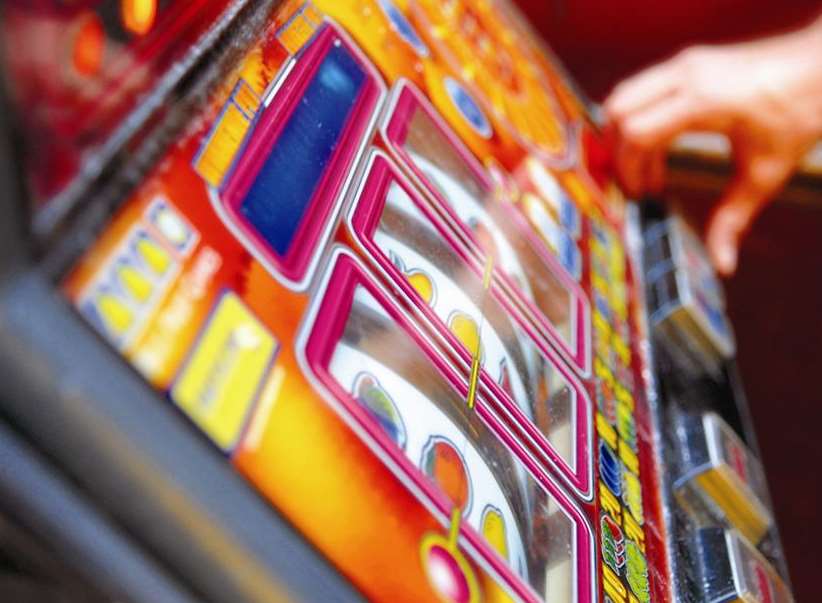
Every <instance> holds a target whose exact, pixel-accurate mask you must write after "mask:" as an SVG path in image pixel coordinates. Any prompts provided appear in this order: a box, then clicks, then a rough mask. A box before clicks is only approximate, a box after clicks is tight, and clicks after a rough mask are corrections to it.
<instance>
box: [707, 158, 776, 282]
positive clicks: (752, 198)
mask: <svg viewBox="0 0 822 603" xmlns="http://www.w3.org/2000/svg"><path fill="white" fill-rule="evenodd" d="M790 174H791V164H790V163H789V162H786V161H784V160H781V159H771V158H767V159H764V158H763V159H756V160H753V161H751V162H750V163H748V164H746V165H742V166H740V170H739V173H738V174H737V176H736V178H735V179H734V181H733V182H732V183H731V185H730V186H729V187H728V190H727V191H726V192H725V195H724V197H723V199H722V200H721V201H720V202H719V204H718V205H717V206H716V208H715V209H714V211H713V215H712V216H711V218H710V220H709V221H708V229H707V234H706V241H707V245H708V252H709V253H710V255H711V259H712V261H713V264H714V267H715V268H716V269H717V271H719V273H720V274H722V275H723V276H730V275H732V274H733V273H734V272H735V271H736V266H737V262H738V257H739V247H740V244H741V242H742V238H743V236H744V235H745V233H746V232H747V231H748V229H749V228H750V227H751V225H752V224H753V222H754V219H755V218H756V217H757V216H758V215H759V213H760V212H761V211H762V209H764V207H765V206H766V205H767V204H768V202H769V201H770V200H771V199H772V197H773V196H774V195H775V194H776V193H777V192H779V189H780V188H782V185H783V184H784V183H785V181H786V180H787V179H788V177H789V176H790Z"/></svg>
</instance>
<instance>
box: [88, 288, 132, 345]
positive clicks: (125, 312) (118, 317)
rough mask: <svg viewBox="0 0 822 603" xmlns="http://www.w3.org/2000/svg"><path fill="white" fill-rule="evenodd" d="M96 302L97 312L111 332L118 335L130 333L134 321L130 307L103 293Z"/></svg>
mask: <svg viewBox="0 0 822 603" xmlns="http://www.w3.org/2000/svg"><path fill="white" fill-rule="evenodd" d="M96 302H97V310H98V311H99V312H100V316H102V317H103V321H104V322H105V323H106V327H108V329H109V330H110V331H112V332H113V333H115V334H118V335H120V334H123V333H125V332H126V331H128V329H129V327H130V326H131V324H132V322H133V321H134V315H133V314H132V312H131V310H129V308H128V306H126V305H125V304H124V303H123V302H122V301H120V300H119V299H117V298H116V297H115V296H113V295H111V294H110V293H101V294H100V295H99V296H98V297H97V300H96Z"/></svg>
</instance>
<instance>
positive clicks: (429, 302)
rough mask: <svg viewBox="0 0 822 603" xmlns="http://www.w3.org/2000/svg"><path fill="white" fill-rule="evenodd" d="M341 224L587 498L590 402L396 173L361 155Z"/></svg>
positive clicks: (523, 434) (521, 433) (536, 449)
mask: <svg viewBox="0 0 822 603" xmlns="http://www.w3.org/2000/svg"><path fill="white" fill-rule="evenodd" d="M355 192H356V195H357V196H356V199H355V200H354V202H353V203H352V205H351V207H350V209H349V212H348V215H347V217H346V225H347V227H348V228H349V230H350V231H351V234H352V236H353V239H354V241H355V242H356V243H357V245H358V246H359V247H360V248H361V249H362V251H363V252H364V253H365V255H366V256H367V257H368V258H369V259H370V260H371V261H372V262H373V263H374V264H375V265H376V266H377V267H378V269H379V270H380V272H381V273H382V274H384V275H385V276H386V277H387V278H388V279H389V280H390V281H391V282H392V285H393V286H394V287H395V288H396V289H398V290H400V291H401V292H402V293H403V294H404V296H405V297H406V298H407V300H408V303H409V304H410V305H411V307H412V308H413V309H414V311H415V313H416V314H417V315H418V316H420V317H421V318H423V319H424V320H425V321H426V322H427V323H428V324H429V325H430V326H431V328H432V330H433V332H434V333H435V335H436V336H437V338H438V339H439V340H440V341H442V342H443V343H444V344H445V345H446V346H448V347H449V348H450V349H452V350H453V351H454V353H455V354H456V356H457V357H458V358H459V359H460V361H461V363H462V365H463V370H464V371H466V372H467V369H468V368H469V367H470V366H471V363H472V361H473V359H474V357H475V354H478V355H479V358H480V366H481V369H482V370H481V371H480V381H481V383H482V384H483V386H484V387H486V388H487V389H488V390H489V393H490V395H489V401H490V402H492V403H495V405H496V406H497V407H498V409H499V412H500V414H501V415H502V416H504V417H505V420H506V421H507V422H508V423H509V424H510V425H511V426H512V428H513V429H514V430H515V431H516V433H517V435H518V437H520V438H522V439H523V441H525V442H527V444H528V446H529V447H530V448H531V449H532V450H533V453H532V454H534V455H535V456H536V458H537V459H538V462H540V463H541V464H544V465H545V466H546V467H550V469H551V470H552V471H554V472H556V473H557V474H559V475H560V476H561V477H562V478H563V479H564V480H565V481H566V482H567V483H568V484H569V485H570V486H571V487H572V488H573V489H574V490H575V491H576V492H577V493H578V494H579V495H580V496H582V497H583V498H585V499H589V500H590V498H591V497H592V495H593V494H592V491H593V481H592V480H593V477H592V471H593V469H592V453H591V441H592V419H591V402H590V400H589V398H588V396H587V394H586V392H585V390H584V388H583V387H582V386H581V385H580V384H579V382H578V381H577V379H576V377H575V376H574V374H573V372H572V371H571V370H570V369H569V368H567V366H566V365H565V363H564V362H563V361H562V360H561V359H560V358H559V356H558V355H557V354H556V352H554V351H553V349H552V348H551V347H550V346H549V345H548V344H547V343H545V342H543V341H542V340H540V339H539V338H537V337H535V335H534V333H533V330H532V327H531V326H530V324H529V323H528V321H526V320H524V319H523V317H522V316H521V315H520V314H519V313H518V311H517V308H516V307H515V306H514V305H513V304H512V302H511V301H510V297H509V296H508V294H507V293H506V292H504V291H503V290H502V289H501V287H500V286H499V284H498V283H494V282H493V279H492V284H491V287H490V290H489V291H486V290H484V288H483V282H482V280H483V270H484V267H483V266H482V265H481V264H480V263H479V262H478V260H477V259H476V258H474V257H473V256H472V254H471V253H470V252H469V250H468V249H467V247H466V245H465V244H464V243H463V242H461V241H460V240H459V239H457V237H456V236H455V235H454V233H453V231H452V229H451V228H450V227H449V226H448V224H447V223H446V222H444V220H443V219H442V218H441V217H440V216H438V215H437V213H436V211H435V210H434V208H433V207H432V206H431V204H430V203H429V202H428V201H426V200H425V199H424V198H423V197H422V196H421V195H420V193H419V192H418V191H417V190H416V189H415V187H414V186H413V185H412V184H411V183H410V182H409V181H408V180H407V179H406V178H405V177H404V176H403V175H402V174H401V172H400V171H399V168H398V167H397V166H396V165H395V164H394V163H393V162H392V161H391V160H390V159H389V158H388V157H387V156H386V155H385V154H384V153H382V152H380V151H377V150H373V151H372V152H371V154H370V155H369V156H368V158H367V161H366V164H365V169H364V172H363V175H362V178H361V180H360V181H359V182H358V184H357V186H356V189H355Z"/></svg>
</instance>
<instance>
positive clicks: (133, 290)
mask: <svg viewBox="0 0 822 603" xmlns="http://www.w3.org/2000/svg"><path fill="white" fill-rule="evenodd" d="M117 274H118V276H119V277H120V282H121V283H123V286H124V287H125V288H126V290H127V291H128V292H129V295H131V296H132V297H133V298H134V299H136V300H137V301H139V302H141V303H142V302H146V301H148V299H149V298H150V297H151V293H152V291H153V289H154V288H153V287H152V286H151V281H150V280H148V279H147V278H146V277H145V276H144V275H143V274H142V273H141V272H140V271H139V270H137V269H136V268H135V267H134V266H129V265H128V264H123V265H121V266H120V267H118V269H117Z"/></svg>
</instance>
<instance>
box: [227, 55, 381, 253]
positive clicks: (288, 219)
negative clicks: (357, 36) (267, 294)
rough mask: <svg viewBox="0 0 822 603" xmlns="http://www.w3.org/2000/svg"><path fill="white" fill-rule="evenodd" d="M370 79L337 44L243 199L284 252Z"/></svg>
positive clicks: (244, 208)
mask: <svg viewBox="0 0 822 603" xmlns="http://www.w3.org/2000/svg"><path fill="white" fill-rule="evenodd" d="M365 81H366V74H365V72H364V71H363V69H362V68H361V67H360V66H359V65H358V64H357V62H356V60H355V59H354V58H353V57H352V56H351V54H350V53H349V52H348V51H347V50H346V49H345V48H344V47H342V46H339V45H336V46H333V47H332V48H331V49H330V50H329V52H328V54H327V55H326V56H325V58H324V59H323V62H322V64H321V65H320V67H319V68H318V70H317V72H316V73H315V74H314V77H313V79H312V81H311V83H310V84H309V85H308V88H307V89H306V91H305V94H304V96H303V97H302V99H300V102H299V103H298V104H297V106H296V108H295V109H294V111H293V113H292V114H291V115H290V116H289V118H288V123H287V124H286V125H285V127H284V129H283V131H282V133H281V134H280V136H279V138H278V139H277V142H276V143H275V144H274V148H273V149H272V150H271V152H270V154H269V156H268V158H267V159H266V161H265V163H264V164H263V166H262V168H261V169H260V171H259V173H258V174H257V177H256V179H255V180H254V182H253V183H252V185H251V188H250V189H249V190H248V192H247V193H246V196H245V198H244V199H243V201H242V204H241V206H240V211H241V212H242V214H243V216H244V217H245V218H246V220H247V221H248V223H249V224H250V225H251V226H252V227H253V228H254V229H256V230H257V232H258V233H259V234H260V236H261V237H262V238H263V239H264V240H265V241H266V242H267V243H268V244H269V245H270V246H271V248H272V249H273V250H274V251H276V252H277V253H278V254H279V255H285V254H286V253H287V252H288V250H289V249H290V247H291V242H292V241H293V239H294V235H295V234H296V232H297V229H298V228H299V226H300V224H301V223H302V221H303V216H304V215H305V210H306V208H307V207H308V204H309V203H310V201H311V199H312V198H313V196H314V192H315V190H316V189H317V186H318V185H319V184H320V182H321V181H322V176H323V174H324V172H325V170H326V167H327V165H328V163H329V161H330V160H331V158H332V156H333V154H334V151H335V150H336V148H337V146H338V144H339V143H340V141H341V138H342V134H343V131H344V129H345V126H346V123H347V122H348V118H349V116H350V115H351V112H352V110H353V109H354V106H355V104H356V102H357V98H358V96H359V92H360V90H361V89H362V87H363V85H364V83H365Z"/></svg>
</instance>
